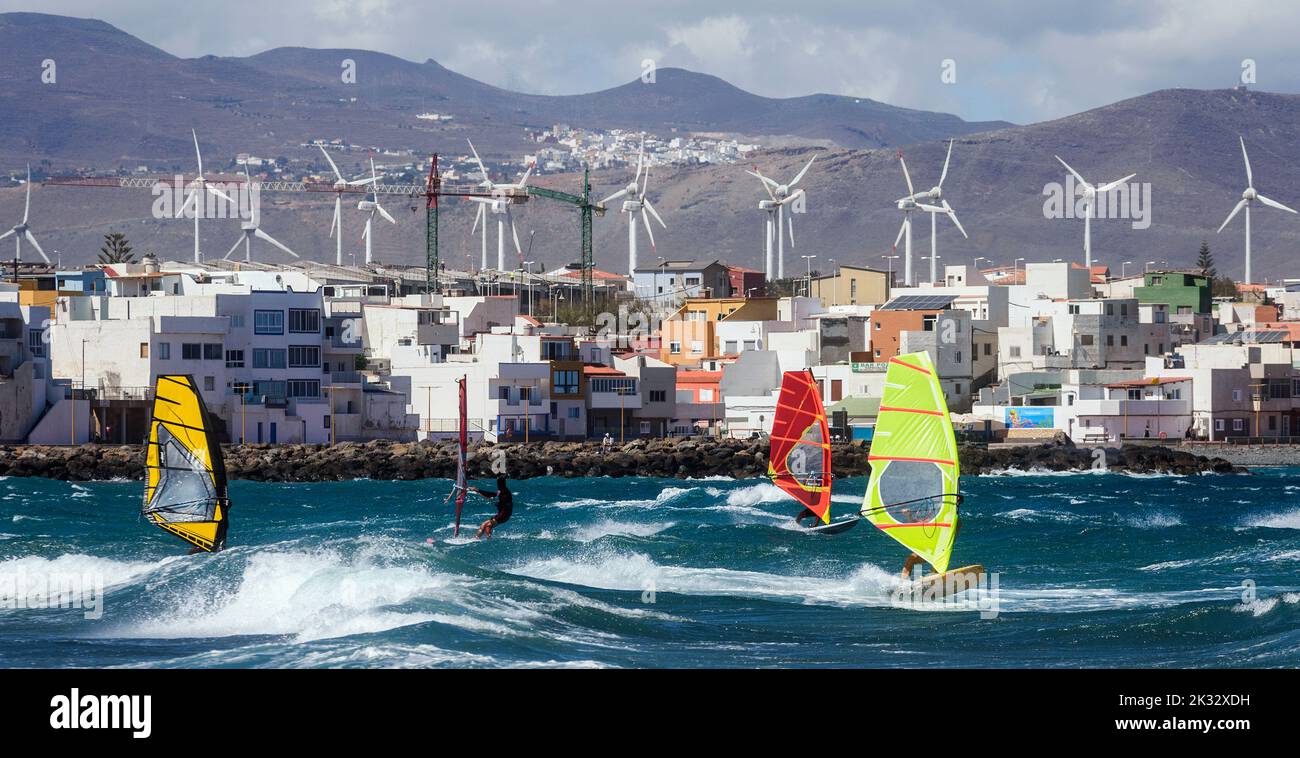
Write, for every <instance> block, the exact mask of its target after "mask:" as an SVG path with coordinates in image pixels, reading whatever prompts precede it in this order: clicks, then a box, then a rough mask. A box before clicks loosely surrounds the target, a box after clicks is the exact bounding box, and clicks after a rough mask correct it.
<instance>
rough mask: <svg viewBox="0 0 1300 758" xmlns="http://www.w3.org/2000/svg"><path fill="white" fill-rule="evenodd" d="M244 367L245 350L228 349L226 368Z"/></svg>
mask: <svg viewBox="0 0 1300 758" xmlns="http://www.w3.org/2000/svg"><path fill="white" fill-rule="evenodd" d="M243 367H244V351H243V350H227V351H226V368H243Z"/></svg>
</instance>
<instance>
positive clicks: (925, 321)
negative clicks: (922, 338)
mask: <svg viewBox="0 0 1300 758" xmlns="http://www.w3.org/2000/svg"><path fill="white" fill-rule="evenodd" d="M936 318H937V316H923V317H922V318H921V328H922V329H923V330H925V331H927V332H933V331H934V322H935V319H936Z"/></svg>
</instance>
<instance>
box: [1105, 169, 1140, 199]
mask: <svg viewBox="0 0 1300 758" xmlns="http://www.w3.org/2000/svg"><path fill="white" fill-rule="evenodd" d="M1135 176H1137V174H1129V175H1128V176H1126V177H1124V178H1123V179H1116V180H1115V181H1113V182H1108V183H1106V184H1103V185H1101V186H1100V187H1098V188H1097V194H1098V195H1100V194H1101V193H1103V192H1110V191H1111V190H1113V189H1115V188H1116V187H1118V186H1120V185H1122V184H1124V183H1126V182H1127V181H1128V180H1129V179H1132V178H1133V177H1135Z"/></svg>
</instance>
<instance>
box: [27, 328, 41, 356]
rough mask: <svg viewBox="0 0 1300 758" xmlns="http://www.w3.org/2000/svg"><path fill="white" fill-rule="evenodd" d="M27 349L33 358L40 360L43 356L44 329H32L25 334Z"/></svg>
mask: <svg viewBox="0 0 1300 758" xmlns="http://www.w3.org/2000/svg"><path fill="white" fill-rule="evenodd" d="M27 349H28V351H30V352H31V354H32V356H33V357H36V358H41V357H43V356H44V355H45V330H44V329H32V330H31V331H29V332H27Z"/></svg>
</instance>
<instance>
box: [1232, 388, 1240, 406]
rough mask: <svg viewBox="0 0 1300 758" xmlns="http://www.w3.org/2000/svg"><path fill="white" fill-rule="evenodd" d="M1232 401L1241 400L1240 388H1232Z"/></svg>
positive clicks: (1238, 401)
mask: <svg viewBox="0 0 1300 758" xmlns="http://www.w3.org/2000/svg"><path fill="white" fill-rule="evenodd" d="M1232 402H1234V403H1240V402H1241V390H1240V389H1234V390H1233V391H1232Z"/></svg>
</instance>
